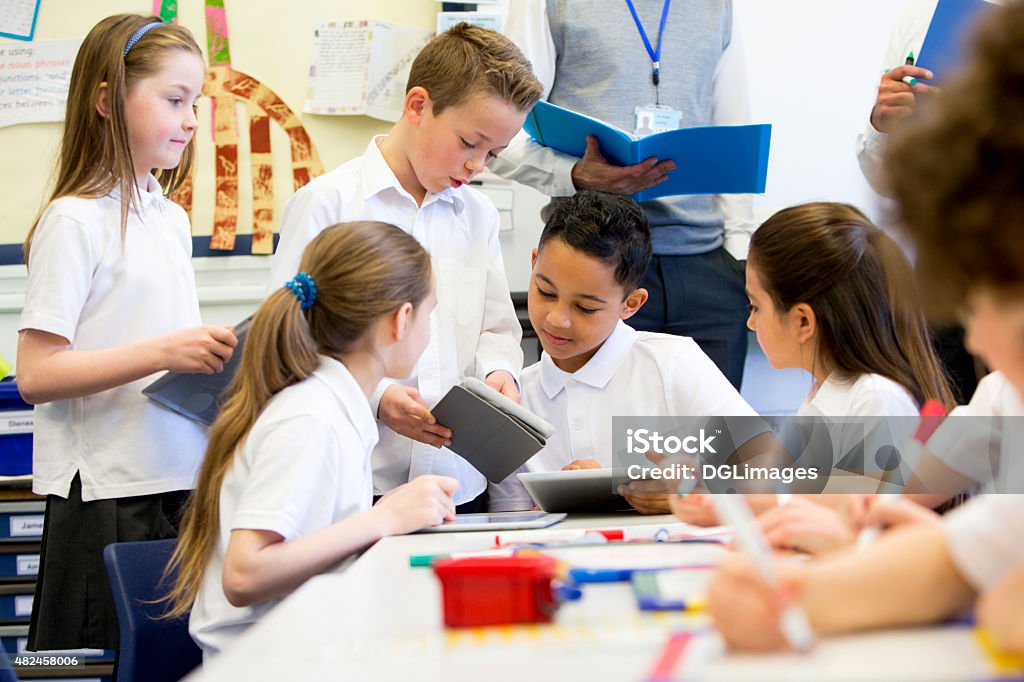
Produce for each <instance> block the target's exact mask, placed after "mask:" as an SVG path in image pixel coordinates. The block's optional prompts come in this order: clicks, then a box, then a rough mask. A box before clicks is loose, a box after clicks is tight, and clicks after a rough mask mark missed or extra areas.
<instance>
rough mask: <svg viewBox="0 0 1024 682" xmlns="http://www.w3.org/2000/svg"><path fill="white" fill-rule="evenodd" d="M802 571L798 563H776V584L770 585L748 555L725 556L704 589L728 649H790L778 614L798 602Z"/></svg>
mask: <svg viewBox="0 0 1024 682" xmlns="http://www.w3.org/2000/svg"><path fill="white" fill-rule="evenodd" d="M803 568H804V567H803V566H802V565H800V564H798V563H785V564H779V565H778V569H777V575H778V581H777V584H776V585H774V586H771V585H768V584H767V583H766V582H765V580H764V579H763V578H762V577H761V573H760V571H759V570H758V569H757V567H756V566H755V565H754V562H753V561H752V560H751V559H750V558H749V557H748V556H745V555H742V554H736V555H733V556H729V557H727V558H726V560H725V561H723V562H722V563H721V564H720V565H719V567H718V569H717V570H716V571H715V577H714V578H713V579H712V581H711V585H710V587H709V588H708V610H709V613H710V614H711V618H712V620H713V621H714V623H715V627H716V628H717V629H718V631H719V632H720V633H721V635H722V638H723V639H724V640H725V643H726V644H727V645H728V646H729V648H731V649H737V650H742V651H778V650H782V649H787V648H790V643H789V641H788V640H787V637H786V634H785V633H784V632H783V629H782V625H781V623H782V615H783V613H784V612H785V611H786V609H787V607H790V606H792V605H795V604H797V603H799V600H800V596H801V593H802V591H803V579H802V571H803Z"/></svg>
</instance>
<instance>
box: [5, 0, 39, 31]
mask: <svg viewBox="0 0 1024 682" xmlns="http://www.w3.org/2000/svg"><path fill="white" fill-rule="evenodd" d="M39 2H40V0H3V2H0V36H5V37H7V38H15V39H16V40H32V36H34V35H35V32H36V18H37V17H38V16H39Z"/></svg>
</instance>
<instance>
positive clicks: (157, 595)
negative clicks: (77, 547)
mask: <svg viewBox="0 0 1024 682" xmlns="http://www.w3.org/2000/svg"><path fill="white" fill-rule="evenodd" d="M176 544H177V540H174V539H171V540H154V541H149V542H118V543H115V544H112V545H107V546H106V547H105V548H104V549H103V563H104V564H106V567H107V574H108V575H109V576H110V588H111V590H112V591H113V593H114V607H115V609H116V610H117V625H118V631H119V633H120V638H121V644H120V648H119V650H118V656H117V666H116V668H115V672H114V680H115V682H136V681H139V682H141V681H142V680H145V681H146V682H177V681H178V680H180V679H181V678H182V677H184V676H185V675H187V674H188V673H189V672H191V671H192V670H193V669H194V668H195V667H196V666H198V665H199V664H201V663H202V662H203V654H202V651H201V650H200V649H199V647H198V646H196V643H195V642H194V641H192V637H191V636H189V634H188V616H183V617H181V618H176V619H166V618H161V616H163V614H164V613H165V612H166V610H167V603H166V602H159V603H154V602H157V600H159V599H161V598H162V597H163V596H164V595H165V594H166V593H167V590H168V589H169V588H170V585H171V582H170V581H173V580H174V576H173V575H172V576H170V577H169V578H168V580H162V578H163V572H164V567H165V566H167V562H168V561H170V558H171V554H172V553H173V552H174V546H175V545H176Z"/></svg>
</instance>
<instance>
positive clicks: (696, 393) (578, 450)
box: [490, 191, 757, 513]
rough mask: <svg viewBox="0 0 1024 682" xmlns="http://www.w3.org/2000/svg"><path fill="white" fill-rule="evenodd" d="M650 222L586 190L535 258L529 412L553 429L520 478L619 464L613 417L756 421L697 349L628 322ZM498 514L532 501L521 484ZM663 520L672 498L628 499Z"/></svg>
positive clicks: (508, 486) (636, 304)
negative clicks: (537, 350) (536, 351)
mask: <svg viewBox="0 0 1024 682" xmlns="http://www.w3.org/2000/svg"><path fill="white" fill-rule="evenodd" d="M650 258H651V234H650V228H649V227H648V224H647V217H646V216H645V215H644V212H643V210H642V209H641V208H640V206H639V205H638V204H637V203H636V202H635V201H633V200H632V199H629V198H626V197H622V196H619V195H614V194H606V193H602V192H593V191H583V192H579V193H577V194H576V195H574V196H573V197H571V198H569V199H567V200H565V201H564V202H561V203H560V204H559V205H558V207H557V208H556V209H555V211H554V212H553V213H552V214H551V216H550V218H549V219H548V221H547V224H546V225H545V227H544V231H543V232H542V233H541V237H540V244H539V245H538V247H537V249H535V250H534V252H533V272H532V274H531V277H530V290H529V298H528V302H529V309H530V322H531V323H532V324H533V328H534V330H536V332H537V335H538V337H539V338H540V343H541V346H542V347H543V349H544V352H543V354H542V355H541V360H540V362H538V363H537V364H535V365H533V366H531V367H528V368H527V369H525V370H523V374H522V377H521V379H520V382H521V385H522V399H523V404H524V405H525V406H526V407H528V408H529V409H530V410H532V411H533V412H535V413H536V414H538V415H540V416H541V417H543V418H544V419H546V420H547V421H549V422H551V423H552V424H553V425H554V426H555V431H556V433H555V435H554V436H553V437H552V438H551V439H549V440H548V442H547V446H546V447H545V448H544V449H543V450H541V451H540V452H539V453H538V454H537V455H535V456H534V457H533V458H531V459H530V461H528V462H527V463H526V464H525V465H524V468H523V469H521V470H520V471H557V470H559V469H564V468H567V467H568V468H589V467H597V466H599V467H610V466H612V417H613V416H681V417H703V416H751V417H756V416H757V413H756V412H755V411H754V410H753V409H752V408H751V407H750V405H748V404H747V402H746V401H745V400H743V398H742V397H740V394H739V393H738V392H737V391H736V389H735V388H733V386H732V384H730V383H729V380H728V379H726V378H725V375H723V374H722V372H721V370H719V369H718V367H716V366H715V364H714V363H713V362H712V361H711V359H710V358H708V356H707V355H705V354H704V352H703V351H702V350H701V349H700V348H699V347H698V346H697V344H696V343H695V342H694V341H693V339H691V338H689V337H680V336H674V335H669V334H659V333H655V332H638V331H635V330H634V329H632V328H631V327H629V326H628V325H626V324H625V323H624V322H623V320H626V319H628V318H629V317H630V316H631V315H633V314H634V313H636V311H637V310H639V309H640V307H641V306H642V305H643V304H644V303H645V302H646V300H647V291H646V290H645V289H642V288H639V283H640V279H641V278H642V276H643V273H644V270H645V269H646V268H647V264H648V262H649V261H650ZM490 496H491V503H490V504H491V509H492V510H494V511H507V510H514V509H529V508H531V507H533V505H534V502H533V500H532V499H531V498H530V495H529V494H528V493H527V492H526V489H525V488H523V486H522V484H520V483H519V481H518V479H517V478H516V477H515V475H513V476H510V477H509V478H508V479H506V480H505V481H503V482H502V483H501V484H499V485H496V486H491V490H490ZM629 500H630V503H631V504H633V505H634V506H635V507H637V508H638V509H639V510H640V511H644V512H650V513H665V512H667V511H668V507H667V504H666V500H665V496H663V495H649V494H638V495H630V496H629Z"/></svg>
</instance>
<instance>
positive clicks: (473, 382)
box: [430, 377, 555, 483]
mask: <svg viewBox="0 0 1024 682" xmlns="http://www.w3.org/2000/svg"><path fill="white" fill-rule="evenodd" d="M430 412H431V414H433V415H434V418H435V419H437V423H438V424H444V425H445V426H447V427H448V428H450V429H451V430H452V444H451V445H450V446H449V449H450V450H452V451H453V452H455V453H457V454H459V455H461V456H462V458H463V459H465V460H466V461H467V462H469V463H470V464H472V465H473V466H474V467H476V470H477V471H479V472H480V473H481V474H483V475H484V476H486V477H487V480H488V481H490V482H491V483H500V482H501V481H503V480H505V479H506V478H508V476H509V475H510V474H511V473H512V472H513V471H515V470H516V469H518V468H519V467H520V466H522V465H523V464H524V463H525V462H526V460H528V459H530V458H531V457H533V456H534V455H535V454H537V453H538V452H539V451H540V450H541V449H542V448H543V447H544V445H545V444H546V443H547V439H548V438H550V437H551V436H552V435H554V433H555V427H553V426H551V424H549V423H547V422H546V421H544V420H543V419H541V418H540V417H538V416H537V415H535V414H533V413H532V412H530V411H529V410H527V409H526V408H525V407H523V406H522V405H520V404H518V403H516V402H515V401H514V400H510V399H509V398H507V397H505V396H503V395H502V394H501V393H499V392H498V391H496V390H494V389H493V388H491V387H490V386H488V385H487V384H485V383H484V382H482V381H480V380H479V379H475V378H473V377H467V378H466V379H465V380H463V382H462V383H461V384H459V385H458V386H452V388H451V390H450V391H448V393H446V394H445V396H444V397H443V398H441V400H440V401H439V402H438V403H437V405H434V407H433V408H432V409H431V410H430Z"/></svg>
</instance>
